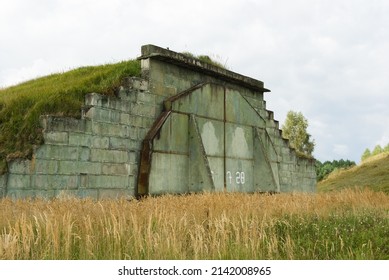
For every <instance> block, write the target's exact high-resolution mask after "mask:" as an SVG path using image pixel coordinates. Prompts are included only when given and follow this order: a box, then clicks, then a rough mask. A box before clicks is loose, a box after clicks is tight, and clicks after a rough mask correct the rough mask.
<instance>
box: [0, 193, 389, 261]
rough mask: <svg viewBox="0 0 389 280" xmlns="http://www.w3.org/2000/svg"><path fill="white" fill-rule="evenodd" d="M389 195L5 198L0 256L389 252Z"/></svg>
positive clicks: (367, 255)
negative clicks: (97, 198)
mask: <svg viewBox="0 0 389 280" xmlns="http://www.w3.org/2000/svg"><path fill="white" fill-rule="evenodd" d="M388 218H389V196H388V195H387V194H385V193H383V192H374V191H371V190H368V189H364V190H351V189H345V190H342V191H340V192H329V193H319V194H300V193H294V194H277V195H264V194H241V193H230V194H225V193H213V194H210V193H206V194H196V195H186V196H171V195H166V196H161V197H149V198H145V199H143V200H141V201H136V200H131V201H127V200H124V199H123V200H105V201H94V200H89V199H76V198H60V199H55V200H39V199H31V200H10V199H2V200H0V259H389V219H388Z"/></svg>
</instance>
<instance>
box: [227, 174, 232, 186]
mask: <svg viewBox="0 0 389 280" xmlns="http://www.w3.org/2000/svg"><path fill="white" fill-rule="evenodd" d="M226 178H227V181H229V182H230V184H231V183H232V175H231V172H230V171H227V173H226Z"/></svg>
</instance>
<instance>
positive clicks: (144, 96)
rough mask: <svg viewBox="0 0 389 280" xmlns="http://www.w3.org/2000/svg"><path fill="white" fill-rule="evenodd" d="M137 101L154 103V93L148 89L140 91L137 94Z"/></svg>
mask: <svg viewBox="0 0 389 280" xmlns="http://www.w3.org/2000/svg"><path fill="white" fill-rule="evenodd" d="M137 95H138V96H137V101H138V102H139V103H148V104H153V105H154V104H155V95H154V94H151V93H150V92H148V91H141V92H138V94H137Z"/></svg>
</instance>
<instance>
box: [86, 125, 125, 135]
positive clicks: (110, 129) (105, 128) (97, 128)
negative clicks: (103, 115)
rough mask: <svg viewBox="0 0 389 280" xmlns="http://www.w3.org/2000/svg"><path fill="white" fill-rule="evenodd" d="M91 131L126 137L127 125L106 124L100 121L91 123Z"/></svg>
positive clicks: (97, 133) (95, 133) (98, 133)
mask: <svg viewBox="0 0 389 280" xmlns="http://www.w3.org/2000/svg"><path fill="white" fill-rule="evenodd" d="M92 132H93V134H94V135H99V136H116V137H122V138H127V137H128V136H129V126H127V125H120V124H108V123H101V122H93V123H92Z"/></svg>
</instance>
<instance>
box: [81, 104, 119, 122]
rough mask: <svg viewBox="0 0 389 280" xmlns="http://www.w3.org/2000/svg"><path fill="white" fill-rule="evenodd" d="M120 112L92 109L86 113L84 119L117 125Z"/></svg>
mask: <svg viewBox="0 0 389 280" xmlns="http://www.w3.org/2000/svg"><path fill="white" fill-rule="evenodd" d="M120 114H121V112H120V111H117V110H112V109H106V108H99V107H93V108H90V109H89V110H88V112H86V114H85V117H86V118H88V119H91V120H93V121H98V122H108V123H118V122H120Z"/></svg>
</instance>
